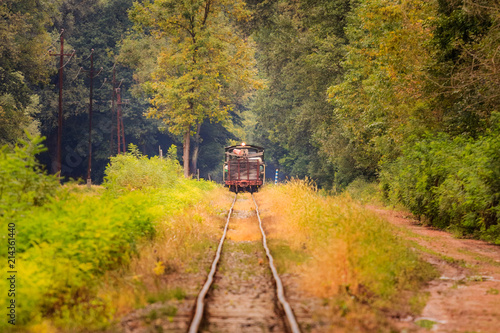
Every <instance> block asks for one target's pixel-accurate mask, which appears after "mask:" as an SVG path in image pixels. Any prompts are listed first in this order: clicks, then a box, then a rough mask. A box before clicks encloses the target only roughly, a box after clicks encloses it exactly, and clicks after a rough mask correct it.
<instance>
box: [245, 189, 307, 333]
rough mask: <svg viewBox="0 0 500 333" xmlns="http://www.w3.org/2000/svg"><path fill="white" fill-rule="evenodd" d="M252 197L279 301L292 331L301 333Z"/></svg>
mask: <svg viewBox="0 0 500 333" xmlns="http://www.w3.org/2000/svg"><path fill="white" fill-rule="evenodd" d="M252 199H253V203H254V204H255V211H256V213H257V218H258V219H259V228H260V232H261V233H262V245H263V246H264V249H265V250H266V255H267V258H268V259H269V267H270V268H271V271H272V273H273V277H274V281H275V282H276V292H277V294H278V301H279V302H280V303H281V305H282V306H283V310H284V311H285V315H286V318H287V320H288V323H289V325H290V330H291V331H292V333H300V327H299V324H297V320H296V319H295V315H294V314H293V311H292V307H291V306H290V304H288V302H287V301H286V298H285V291H284V289H283V283H282V282H281V279H280V277H279V275H278V271H277V270H276V267H274V259H273V256H272V255H271V251H269V248H268V247H267V240H266V234H265V232H264V229H263V228H262V221H261V219H260V214H259V207H258V206H257V202H256V201H255V197H254V196H253V194H252Z"/></svg>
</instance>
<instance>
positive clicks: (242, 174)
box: [223, 143, 266, 193]
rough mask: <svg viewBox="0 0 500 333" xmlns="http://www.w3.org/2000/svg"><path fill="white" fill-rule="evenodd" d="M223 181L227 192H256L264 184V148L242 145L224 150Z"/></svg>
mask: <svg viewBox="0 0 500 333" xmlns="http://www.w3.org/2000/svg"><path fill="white" fill-rule="evenodd" d="M224 155H225V158H224V170H223V179H224V184H225V185H226V186H228V187H229V190H230V191H232V192H235V193H238V192H250V193H253V192H257V191H258V189H259V187H261V186H262V185H263V184H264V181H265V180H264V179H265V172H266V165H265V163H264V148H262V147H258V146H251V145H246V144H245V143H242V144H241V145H236V146H229V147H226V148H225V154H224Z"/></svg>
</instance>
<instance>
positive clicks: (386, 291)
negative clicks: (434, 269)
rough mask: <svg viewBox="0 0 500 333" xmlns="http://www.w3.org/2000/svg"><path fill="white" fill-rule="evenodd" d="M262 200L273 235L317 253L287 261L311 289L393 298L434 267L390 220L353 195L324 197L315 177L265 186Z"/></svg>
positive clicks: (320, 293) (301, 249)
mask: <svg viewBox="0 0 500 333" xmlns="http://www.w3.org/2000/svg"><path fill="white" fill-rule="evenodd" d="M257 200H258V202H259V206H260V209H261V212H262V214H261V215H262V216H263V218H264V222H265V227H266V229H267V230H268V233H269V238H270V239H275V240H280V242H281V243H283V242H284V243H285V244H286V245H288V246H289V247H290V249H291V251H297V253H299V252H302V253H303V252H305V253H306V254H307V255H308V257H309V258H311V259H310V260H308V261H307V262H305V263H304V264H301V265H298V264H297V265H289V264H287V267H292V268H291V269H292V270H293V271H294V272H295V273H297V274H299V276H300V277H301V281H302V283H301V287H302V288H303V289H304V290H306V291H308V292H309V293H310V294H313V295H316V296H319V297H331V296H334V295H336V294H338V293H339V292H345V291H348V292H349V293H350V294H358V295H360V296H366V295H375V296H376V297H375V298H378V299H385V300H389V299H390V298H391V297H392V296H393V295H394V294H396V293H397V291H398V290H400V289H404V288H412V287H415V286H416V285H418V284H419V283H421V281H422V280H423V278H422V275H425V274H426V272H427V271H428V270H427V271H426V269H423V267H424V266H425V265H424V264H423V263H422V262H420V261H419V260H418V258H417V256H416V255H415V254H414V253H413V252H412V251H411V250H409V249H408V248H407V247H406V245H405V244H404V243H403V242H402V241H401V240H400V239H398V237H397V236H395V233H394V232H393V230H392V227H391V226H390V225H389V224H388V223H386V222H384V221H383V220H381V219H380V218H378V217H375V216H373V214H372V213H371V212H369V211H368V210H365V209H364V208H363V207H362V206H360V205H359V204H357V203H356V202H354V201H353V200H352V199H351V198H350V197H349V196H336V197H324V196H321V195H319V194H318V193H317V191H316V188H315V187H314V185H313V184H311V183H310V182H308V181H298V180H293V181H291V182H289V183H288V184H286V185H281V186H272V187H267V188H265V189H263V190H262V191H261V192H260V193H259V194H257ZM275 250H277V249H275ZM361 294H363V295H361Z"/></svg>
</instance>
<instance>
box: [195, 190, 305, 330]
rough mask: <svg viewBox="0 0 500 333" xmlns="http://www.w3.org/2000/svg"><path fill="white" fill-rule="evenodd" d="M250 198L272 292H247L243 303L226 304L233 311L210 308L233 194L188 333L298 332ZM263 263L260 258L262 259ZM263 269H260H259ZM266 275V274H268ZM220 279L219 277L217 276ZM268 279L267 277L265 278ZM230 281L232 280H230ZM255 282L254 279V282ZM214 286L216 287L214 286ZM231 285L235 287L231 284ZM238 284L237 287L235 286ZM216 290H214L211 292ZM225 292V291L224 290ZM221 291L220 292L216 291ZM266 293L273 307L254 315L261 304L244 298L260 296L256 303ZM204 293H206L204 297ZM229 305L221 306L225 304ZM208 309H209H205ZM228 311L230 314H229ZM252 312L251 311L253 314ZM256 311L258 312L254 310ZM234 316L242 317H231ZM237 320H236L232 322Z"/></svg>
mask: <svg viewBox="0 0 500 333" xmlns="http://www.w3.org/2000/svg"><path fill="white" fill-rule="evenodd" d="M251 198H252V201H253V205H254V207H255V208H254V209H255V214H256V216H257V219H258V225H259V229H260V233H261V238H262V246H263V248H264V250H265V253H266V256H267V259H268V263H269V267H268V270H270V272H271V274H270V275H271V276H272V279H273V280H274V281H273V282H271V281H269V282H268V284H269V285H271V284H272V285H274V290H272V291H271V292H269V291H264V292H263V291H257V292H258V293H257V295H256V296H250V295H249V296H248V297H247V296H246V295H240V298H239V300H241V299H243V300H245V301H244V302H242V303H246V304H229V305H230V306H232V307H233V308H238V307H240V309H237V310H236V312H235V311H234V310H231V311H228V310H227V308H225V309H222V310H219V311H217V310H213V311H210V307H211V302H214V297H212V296H213V295H212V296H210V295H209V294H210V293H215V292H216V291H217V289H218V288H219V287H220V286H214V281H215V280H217V275H218V274H220V272H218V267H219V265H220V264H219V261H220V259H221V256H222V255H223V254H222V250H223V248H224V243H225V241H226V238H227V237H226V236H227V234H228V229H229V225H230V220H231V219H232V218H233V215H234V214H233V213H234V206H235V203H236V201H237V200H238V194H236V195H235V197H234V200H233V202H232V205H231V208H230V209H229V213H228V216H227V220H226V224H225V226H224V232H223V234H222V237H221V239H220V242H219V245H218V247H217V251H216V254H215V258H214V260H213V262H212V265H211V270H210V272H209V274H208V277H207V280H206V282H205V284H204V285H203V287H202V288H201V291H200V293H199V294H198V297H197V299H196V305H195V309H194V315H193V318H192V320H191V323H190V327H189V332H190V333H196V332H211V331H213V330H214V331H220V332H226V331H227V332H236V331H237V332H257V331H258V332H292V333H297V332H300V328H299V325H298V324H297V320H296V318H295V315H294V313H293V311H292V309H291V307H290V305H289V303H288V302H287V300H286V298H285V294H284V289H283V284H282V282H281V279H280V277H279V275H278V272H277V270H276V267H275V266H274V259H273V257H272V255H271V253H270V251H269V248H268V246H267V239H266V234H265V232H264V229H263V227H262V221H261V218H260V214H259V209H258V206H257V202H256V201H255V198H254V196H253V194H251ZM224 255H226V256H231V255H232V254H231V253H229V254H228V253H224ZM262 262H263V261H262ZM261 269H263V268H261ZM267 275H269V274H267ZM219 279H220V277H219ZM267 280H270V279H269V278H267ZM231 282H234V280H232V281H231ZM254 283H255V281H254ZM259 284H266V283H259ZM214 287H216V288H214ZM233 287H234V286H233ZM236 287H240V286H236ZM260 287H262V288H264V287H263V286H256V285H254V286H253V288H247V290H250V291H253V289H257V288H260ZM214 290H215V291H214ZM224 293H225V294H227V293H228V292H227V291H225V292H224ZM219 294H220V292H219ZM265 294H271V295H267V296H268V297H269V298H270V299H272V300H271V301H268V302H267V303H272V304H273V305H272V307H274V309H271V310H270V309H269V305H268V306H267V308H264V309H263V310H260V314H262V318H260V317H259V316H260V314H258V315H257V317H255V316H254V314H255V307H257V308H258V307H259V306H260V305H255V304H248V303H247V302H246V301H247V299H248V298H255V299H259V298H260V300H258V302H261V303H262V298H265V297H266V295H265ZM207 295H209V296H208V297H207ZM222 302H225V303H239V301H238V299H229V301H228V300H227V298H226V299H225V300H222ZM226 305H228V304H225V305H223V307H225V306H226ZM207 310H208V311H207ZM230 312H231V313H230ZM252 312H254V314H252ZM257 312H258V311H257ZM212 317H219V318H212ZM234 317H245V318H234ZM235 322H236V323H235Z"/></svg>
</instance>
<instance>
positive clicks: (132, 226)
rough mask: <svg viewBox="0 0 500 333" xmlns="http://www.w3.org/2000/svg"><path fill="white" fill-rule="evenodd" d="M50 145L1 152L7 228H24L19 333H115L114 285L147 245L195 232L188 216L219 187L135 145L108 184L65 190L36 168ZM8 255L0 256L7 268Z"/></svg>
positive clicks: (114, 164) (19, 251) (0, 202)
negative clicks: (108, 332) (112, 279)
mask: <svg viewBox="0 0 500 333" xmlns="http://www.w3.org/2000/svg"><path fill="white" fill-rule="evenodd" d="M41 141H42V140H41V139H40V138H33V139H32V140H31V141H28V142H21V143H20V144H19V145H18V146H17V147H16V148H15V150H12V149H9V148H7V147H3V148H1V150H0V154H1V159H0V222H1V225H2V226H4V227H5V230H7V227H6V225H8V224H9V223H14V224H15V226H16V235H15V237H16V253H15V256H16V267H15V268H16V270H17V271H18V275H17V276H18V280H17V284H16V295H15V298H16V300H18V301H17V302H16V317H17V320H16V327H17V328H22V327H25V328H26V329H28V330H31V331H34V332H37V331H56V330H61V329H62V330H66V331H72V332H73V331H81V330H89V329H91V330H99V329H105V328H106V327H109V325H111V324H112V322H113V320H114V319H115V317H116V313H117V311H118V310H117V307H118V306H117V304H116V301H115V300H114V299H113V298H112V297H110V296H109V295H107V294H106V293H103V285H105V284H106V283H105V279H106V278H107V277H109V276H110V274H111V275H112V274H118V275H119V274H120V273H112V272H126V271H128V270H129V269H130V267H134V265H137V264H136V263H137V262H138V258H139V255H140V254H141V250H142V249H143V248H144V246H145V245H144V244H148V243H152V242H153V243H154V242H155V241H156V240H158V239H160V240H161V241H165V240H166V238H168V237H169V236H168V235H169V233H170V232H172V230H174V229H181V228H182V227H186V225H184V226H182V225H181V223H182V219H180V220H179V219H178V216H182V215H183V212H184V211H185V210H186V208H187V207H193V206H195V205H196V204H197V203H198V202H200V201H201V199H202V198H203V196H204V194H205V193H207V191H211V190H214V189H215V185H214V184H213V183H210V182H203V181H201V182H197V181H194V180H186V179H184V178H183V177H182V172H181V168H180V166H179V164H178V162H177V161H176V160H174V159H173V158H166V159H159V158H157V157H153V158H148V157H146V156H143V155H141V154H140V153H139V152H138V151H137V149H136V147H134V146H131V147H130V152H129V153H126V154H122V155H118V156H116V157H112V158H111V162H110V164H109V165H108V167H107V169H106V178H105V183H104V184H103V187H93V188H92V189H91V190H88V189H87V188H85V187H82V186H78V185H76V184H70V185H65V186H60V185H59V184H58V181H57V178H55V177H53V176H50V175H46V174H45V173H44V172H43V170H42V169H41V168H40V166H39V164H38V162H37V161H36V157H35V156H36V154H38V153H39V152H41V151H43V150H44V148H43V146H42V145H41ZM172 156H173V154H172ZM179 221H181V222H179ZM201 222H202V220H198V221H197V222H196V223H200V224H201ZM188 228H189V227H188ZM198 228H200V229H201V228H202V226H200V227H198ZM191 240H192V239H190V238H184V239H182V241H181V245H182V246H184V245H186V244H187V243H188V242H190V241H191ZM155 244H156V243H155ZM167 244H168V243H167ZM193 244H194V242H193ZM0 245H1V247H2V248H4V249H7V239H6V238H3V237H2V238H0ZM179 247H180V246H179ZM177 249H178V248H174V249H172V251H174V252H175V251H176V250H177ZM6 256H7V251H2V252H1V253H0V258H1V259H2V260H3V261H4V262H7V258H6ZM157 266H158V260H155V263H154V265H153V267H151V268H149V267H148V269H151V272H152V274H154V272H158V273H160V274H162V273H163V272H164V271H163V270H162V268H161V267H160V268H158V267H157ZM155 268H156V271H154V269H155ZM7 283H8V281H7V279H1V280H0V289H2V290H8V289H9V288H8V284H7ZM146 297H147V296H144V298H146ZM7 302H9V299H8V298H7V297H2V298H0V307H2V308H3V309H6V308H7V306H8V303H7ZM6 329H12V326H11V325H10V324H8V323H7V320H2V321H0V330H2V331H3V330H6Z"/></svg>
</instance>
